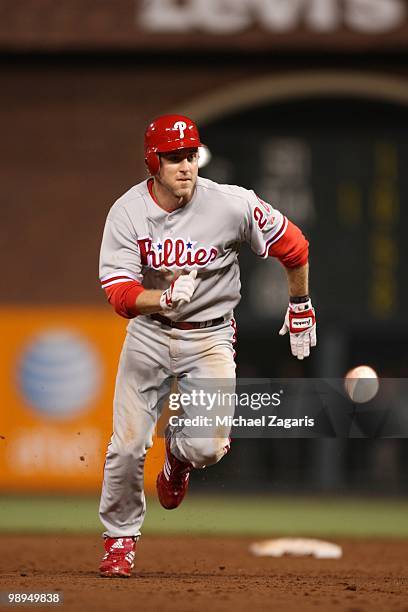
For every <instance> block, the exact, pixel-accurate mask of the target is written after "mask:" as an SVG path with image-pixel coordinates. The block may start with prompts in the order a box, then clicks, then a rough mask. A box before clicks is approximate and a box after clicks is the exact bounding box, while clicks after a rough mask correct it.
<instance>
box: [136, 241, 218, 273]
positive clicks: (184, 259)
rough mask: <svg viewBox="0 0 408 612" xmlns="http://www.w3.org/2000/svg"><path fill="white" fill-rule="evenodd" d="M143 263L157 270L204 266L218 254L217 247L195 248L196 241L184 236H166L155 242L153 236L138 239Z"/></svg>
mask: <svg viewBox="0 0 408 612" xmlns="http://www.w3.org/2000/svg"><path fill="white" fill-rule="evenodd" d="M137 242H138V245H139V248H140V258H141V261H142V265H144V266H149V267H151V268H154V269H155V270H160V269H161V268H163V267H165V268H185V267H186V266H189V267H191V266H196V267H200V268H202V267H204V266H206V265H208V264H209V263H211V262H212V261H214V259H215V258H216V257H217V255H218V250H217V249H216V248H215V247H199V248H195V244H196V243H195V242H192V241H191V240H184V239H183V238H176V239H173V238H165V239H164V240H159V241H158V242H156V243H153V241H152V239H151V238H140V239H139V240H138V241H137Z"/></svg>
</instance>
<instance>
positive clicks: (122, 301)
mask: <svg viewBox="0 0 408 612" xmlns="http://www.w3.org/2000/svg"><path fill="white" fill-rule="evenodd" d="M99 269H100V280H101V285H102V289H104V291H105V293H106V295H107V298H108V301H109V303H110V304H111V305H112V306H113V308H114V309H115V311H116V312H117V313H118V314H119V315H121V316H122V317H124V318H126V319H132V318H134V317H137V316H138V315H147V314H154V313H157V312H164V313H166V312H170V311H172V310H176V309H177V308H178V306H179V305H180V304H181V303H182V302H186V303H188V302H190V300H191V298H192V295H193V293H194V291H195V288H196V286H197V280H196V271H195V270H193V271H192V272H190V274H188V275H183V276H178V277H176V276H175V279H174V281H173V282H172V283H171V285H170V287H169V288H168V289H166V290H165V291H161V290H156V289H145V288H144V287H143V285H142V281H143V275H142V264H141V259H140V250H139V245H138V242H137V236H136V234H135V232H134V229H133V226H132V224H131V221H130V219H129V217H128V215H127V212H126V210H125V209H124V208H123V207H122V208H119V207H118V206H116V207H115V206H114V207H113V208H112V210H111V211H110V213H109V215H108V218H107V220H106V224H105V229H104V233H103V238H102V246H101V253H100V264H99Z"/></svg>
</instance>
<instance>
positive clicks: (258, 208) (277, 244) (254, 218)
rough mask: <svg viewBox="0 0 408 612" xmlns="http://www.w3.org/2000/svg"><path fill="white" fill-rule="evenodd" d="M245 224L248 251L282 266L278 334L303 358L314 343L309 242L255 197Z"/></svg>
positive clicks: (251, 202)
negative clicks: (283, 296)
mask: <svg viewBox="0 0 408 612" xmlns="http://www.w3.org/2000/svg"><path fill="white" fill-rule="evenodd" d="M254 196H255V194H254ZM245 225H246V228H245V229H246V234H247V241H248V242H249V243H250V245H251V248H252V250H253V251H255V253H257V254H258V255H260V256H261V257H263V258H266V257H276V258H277V259H279V261H280V262H281V264H282V265H283V266H284V268H285V271H286V276H287V280H288V293H289V306H288V309H287V311H286V315H285V321H284V324H283V326H282V328H281V330H280V332H279V333H280V335H284V334H286V333H288V332H289V337H290V346H291V350H292V354H293V355H294V356H295V357H297V358H298V359H304V358H305V357H308V356H309V355H310V349H311V347H313V346H316V343H317V337H316V317H315V311H314V308H313V306H312V302H311V300H310V296H309V263H308V261H309V242H308V241H307V240H306V238H305V236H304V235H303V233H302V232H301V230H300V229H299V228H298V227H297V226H296V225H295V224H294V223H292V222H291V221H290V220H289V219H287V218H286V217H285V216H284V215H282V213H280V212H279V211H278V210H276V209H274V208H272V206H271V205H270V204H268V203H266V202H264V201H263V200H261V199H260V198H258V197H257V196H255V197H254V198H251V200H250V202H249V208H248V216H247V218H246V224H245Z"/></svg>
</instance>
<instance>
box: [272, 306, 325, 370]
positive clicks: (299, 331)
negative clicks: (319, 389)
mask: <svg viewBox="0 0 408 612" xmlns="http://www.w3.org/2000/svg"><path fill="white" fill-rule="evenodd" d="M288 332H289V337H290V348H291V349H292V355H294V356H295V357H297V358H298V359H304V358H305V357H309V355H310V349H311V347H313V346H316V344H317V336H316V317H315V311H314V308H313V306H312V302H311V300H308V301H307V302H304V303H303V304H292V303H289V307H288V309H287V311H286V316H285V321H284V323H283V325H282V329H281V330H280V332H279V335H280V336H284V335H285V334H287V333H288Z"/></svg>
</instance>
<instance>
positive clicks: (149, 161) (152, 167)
mask: <svg viewBox="0 0 408 612" xmlns="http://www.w3.org/2000/svg"><path fill="white" fill-rule="evenodd" d="M145 162H146V165H147V168H148V170H149V172H150V174H151V175H152V176H155V175H156V174H157V173H158V171H159V170H160V157H159V156H158V154H157V153H156V151H148V152H147V154H146V159H145Z"/></svg>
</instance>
